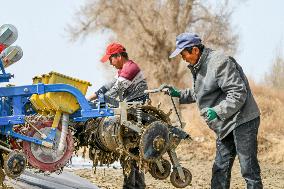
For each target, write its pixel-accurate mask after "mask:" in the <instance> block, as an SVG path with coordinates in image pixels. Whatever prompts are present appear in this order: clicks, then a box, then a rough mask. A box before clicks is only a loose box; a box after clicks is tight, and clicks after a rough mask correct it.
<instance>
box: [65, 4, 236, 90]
mask: <svg viewBox="0 0 284 189" xmlns="http://www.w3.org/2000/svg"><path fill="white" fill-rule="evenodd" d="M231 13H232V10H231V9H230V6H229V3H228V0H223V1H218V5H215V6H213V5H211V4H209V3H208V2H207V1H206V0H147V1H141V0H87V1H86V4H85V5H84V6H83V7H81V10H80V11H79V12H78V13H77V17H76V18H77V21H76V22H75V24H73V25H69V27H68V29H69V32H70V34H71V38H72V39H74V40H77V39H79V38H80V37H86V36H88V34H91V33H94V32H96V31H105V30H110V31H112V32H113V33H114V34H115V38H116V40H117V41H118V42H121V43H123V44H124V45H125V46H126V49H127V51H128V52H129V54H130V57H131V58H133V59H134V60H135V61H136V62H138V64H139V65H140V66H141V67H142V69H143V71H144V73H145V75H146V77H147V79H148V82H149V84H150V87H157V85H159V84H161V83H171V84H174V85H176V86H178V87H184V86H185V84H186V86H188V83H186V82H187V81H188V79H186V78H187V77H185V74H186V73H187V72H188V70H187V69H184V67H185V66H184V65H183V64H175V62H179V61H180V58H176V59H173V60H169V59H168V56H169V54H170V53H171V52H172V51H173V50H174V48H175V37H176V36H177V35H178V34H180V33H182V32H185V31H191V32H196V33H198V34H199V35H200V36H201V37H202V38H203V42H204V44H205V45H208V46H210V47H214V48H218V49H223V50H224V51H225V52H229V53H231V54H232V53H234V52H235V50H236V47H237V41H238V36H237V35H236V34H234V32H233V31H232V29H231V24H230V17H231Z"/></svg>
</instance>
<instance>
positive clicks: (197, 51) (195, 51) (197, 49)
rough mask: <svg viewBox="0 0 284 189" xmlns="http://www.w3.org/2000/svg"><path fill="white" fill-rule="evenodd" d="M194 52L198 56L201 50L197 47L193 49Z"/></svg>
mask: <svg viewBox="0 0 284 189" xmlns="http://www.w3.org/2000/svg"><path fill="white" fill-rule="evenodd" d="M192 51H193V53H194V54H196V55H198V54H199V51H200V50H199V48H197V47H193V48H192Z"/></svg>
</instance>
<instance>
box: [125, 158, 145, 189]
mask: <svg viewBox="0 0 284 189" xmlns="http://www.w3.org/2000/svg"><path fill="white" fill-rule="evenodd" d="M145 187H146V185H145V178H144V173H142V172H139V168H138V167H137V165H136V163H135V162H134V161H132V162H131V172H130V174H129V176H124V180H123V189H144V188H145Z"/></svg>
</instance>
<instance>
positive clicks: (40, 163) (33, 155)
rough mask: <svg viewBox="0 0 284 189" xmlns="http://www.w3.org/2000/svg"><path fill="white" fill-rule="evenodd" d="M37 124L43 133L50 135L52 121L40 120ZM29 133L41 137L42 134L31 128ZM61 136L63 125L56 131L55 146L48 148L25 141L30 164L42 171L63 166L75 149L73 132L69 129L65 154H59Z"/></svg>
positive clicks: (52, 170) (25, 150)
mask: <svg viewBox="0 0 284 189" xmlns="http://www.w3.org/2000/svg"><path fill="white" fill-rule="evenodd" d="M35 126H36V128H37V129H38V130H40V131H41V132H42V133H44V134H46V135H48V133H49V132H50V130H51V126H52V121H39V122H38V123H37V124H36V125H35ZM27 135H28V136H30V137H35V138H39V139H40V134H39V133H38V132H37V131H36V130H34V129H33V130H31V131H30V132H29V133H28V134H27ZM60 136H61V125H59V126H58V129H57V131H56V136H55V139H54V147H53V148H47V147H44V146H41V145H37V144H34V143H31V142H27V141H24V142H23V149H24V152H25V154H26V156H27V159H28V162H29V164H31V165H32V166H33V167H35V168H38V169H40V170H42V171H49V172H54V171H56V170H58V169H60V168H63V167H64V166H65V165H66V163H67V162H68V161H69V160H70V158H71V157H72V154H73V151H74V141H73V136H72V134H71V132H70V131H68V134H67V136H66V142H65V144H64V146H65V147H64V150H63V154H57V148H58V144H59V140H60Z"/></svg>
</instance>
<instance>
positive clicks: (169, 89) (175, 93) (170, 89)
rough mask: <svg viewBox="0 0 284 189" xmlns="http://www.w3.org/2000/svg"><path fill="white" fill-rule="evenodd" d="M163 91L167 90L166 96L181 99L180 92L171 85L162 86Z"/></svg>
mask: <svg viewBox="0 0 284 189" xmlns="http://www.w3.org/2000/svg"><path fill="white" fill-rule="evenodd" d="M160 88H161V89H167V90H165V92H166V94H168V95H170V96H172V97H180V90H179V89H176V88H174V87H172V86H170V85H167V84H162V85H161V86H160Z"/></svg>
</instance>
